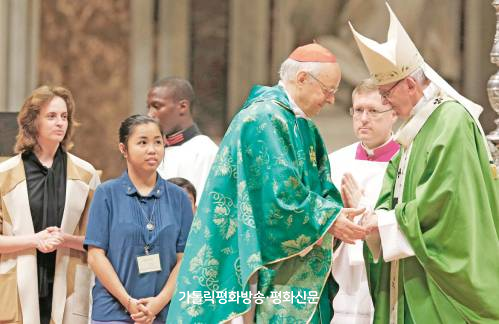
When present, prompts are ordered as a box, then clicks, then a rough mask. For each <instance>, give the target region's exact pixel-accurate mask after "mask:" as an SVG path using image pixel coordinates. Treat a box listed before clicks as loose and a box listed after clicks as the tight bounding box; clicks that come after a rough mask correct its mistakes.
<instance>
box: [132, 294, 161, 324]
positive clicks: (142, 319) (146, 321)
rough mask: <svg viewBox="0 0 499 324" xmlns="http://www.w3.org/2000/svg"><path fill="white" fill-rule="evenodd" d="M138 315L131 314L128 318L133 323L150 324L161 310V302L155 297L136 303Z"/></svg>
mask: <svg viewBox="0 0 499 324" xmlns="http://www.w3.org/2000/svg"><path fill="white" fill-rule="evenodd" d="M137 306H138V309H139V311H140V314H132V315H131V316H130V317H131V318H132V319H133V320H134V321H135V323H140V324H150V323H152V322H153V321H154V319H155V318H156V314H158V313H159V312H160V311H161V309H162V308H163V307H162V306H161V302H160V301H159V299H158V298H156V297H148V298H142V299H139V300H138V301H137Z"/></svg>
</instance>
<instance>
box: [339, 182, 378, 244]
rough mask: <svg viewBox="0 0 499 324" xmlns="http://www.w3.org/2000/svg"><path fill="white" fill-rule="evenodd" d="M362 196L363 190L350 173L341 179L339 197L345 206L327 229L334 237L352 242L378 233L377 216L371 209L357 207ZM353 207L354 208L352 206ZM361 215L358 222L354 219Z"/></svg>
mask: <svg viewBox="0 0 499 324" xmlns="http://www.w3.org/2000/svg"><path fill="white" fill-rule="evenodd" d="M363 196H364V193H363V190H362V189H360V187H359V185H358V184H357V182H356V181H355V179H354V178H353V176H352V175H351V174H350V173H346V174H345V175H344V176H343V178H342V179H341V198H342V200H343V204H344V205H345V207H349V208H343V209H342V210H341V212H340V215H338V218H337V219H336V221H335V222H334V223H333V225H332V226H331V228H330V229H329V233H331V234H332V235H333V236H334V237H336V238H338V239H340V240H342V241H343V242H345V243H349V244H354V243H355V240H364V239H366V237H367V236H368V235H371V234H373V235H379V233H378V217H377V215H376V214H375V213H374V212H373V211H367V212H366V209H365V208H358V206H359V205H361V203H360V202H361V201H362V198H363ZM352 207H355V208H352ZM360 215H362V218H361V219H360V222H358V224H357V223H356V222H355V219H358V217H357V216H360Z"/></svg>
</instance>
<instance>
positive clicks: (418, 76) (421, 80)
mask: <svg viewBox="0 0 499 324" xmlns="http://www.w3.org/2000/svg"><path fill="white" fill-rule="evenodd" d="M409 76H410V77H411V78H413V79H414V80H415V81H416V82H417V83H418V84H419V85H420V86H424V85H425V83H426V82H427V81H428V78H427V77H426V75H425V74H424V71H423V69H422V68H417V69H416V70H415V71H414V72H412V73H411V74H409Z"/></svg>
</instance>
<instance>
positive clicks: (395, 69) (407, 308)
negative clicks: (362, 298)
mask: <svg viewBox="0 0 499 324" xmlns="http://www.w3.org/2000/svg"><path fill="white" fill-rule="evenodd" d="M387 7H388V10H389V13H390V27H389V30H388V33H387V41H386V42H385V43H382V44H380V43H378V42H376V41H374V40H371V39H369V38H367V37H365V36H363V35H361V34H359V33H358V32H357V31H355V29H353V27H352V32H353V34H354V38H355V40H356V42H357V45H358V46H359V49H360V52H361V54H362V57H363V59H364V61H365V63H366V65H367V67H368V69H369V72H370V74H371V77H372V78H373V79H374V80H375V82H376V84H377V85H378V90H379V92H380V94H381V96H382V97H383V100H384V102H385V103H387V104H390V105H391V106H392V108H393V110H394V111H395V112H396V113H397V115H398V116H399V117H401V118H402V119H404V120H405V122H404V124H403V125H402V126H401V128H400V130H399V131H398V132H397V134H396V135H395V139H396V140H397V141H398V142H399V143H400V144H401V150H400V152H399V154H398V155H397V156H396V157H394V158H393V159H392V161H390V163H389V166H388V168H387V172H386V175H385V179H384V184H383V188H382V191H381V195H380V197H379V200H378V203H377V207H376V210H375V212H374V213H369V214H368V216H366V217H364V219H365V221H364V222H363V224H365V225H366V226H368V227H371V226H373V228H375V229H377V230H378V231H379V239H380V241H378V242H375V240H374V241H373V240H371V238H369V237H368V238H367V244H368V246H369V247H370V249H371V251H372V252H373V254H372V255H370V256H371V257H373V256H378V255H377V254H378V252H380V251H379V249H378V250H377V248H376V247H377V246H378V247H379V246H381V256H379V258H380V261H379V263H377V264H374V263H372V262H367V263H366V265H367V268H368V279H369V284H370V289H371V293H372V297H373V303H374V309H375V313H374V323H379V324H381V323H383V324H385V323H390V324H392V323H393V324H395V323H399V324H400V323H404V324H409V323H418V324H419V323H432V324H438V323H442V324H449V323H452V324H459V323H499V307H498V306H499V293H498V292H499V180H498V179H497V176H496V174H495V170H496V167H495V166H494V165H493V161H492V157H491V154H490V152H489V151H488V144H487V143H486V140H485V136H484V132H483V130H482V128H481V125H480V123H479V121H478V116H479V114H480V112H481V107H479V106H478V105H477V104H475V103H473V102H471V101H470V100H469V99H467V98H465V97H463V96H462V95H460V94H459V93H458V92H457V91H456V90H455V89H454V88H452V86H450V85H449V84H448V83H447V82H446V81H445V80H444V79H443V78H442V77H440V76H439V75H438V74H437V73H436V72H435V71H434V70H433V69H432V68H431V67H430V66H429V65H428V64H426V63H425V62H424V60H423V58H422V56H421V55H420V53H419V51H418V50H417V48H416V47H415V45H414V43H413V42H412V41H411V39H410V37H409V35H408V34H407V33H406V31H405V30H404V28H403V27H402V25H401V24H400V22H399V20H398V19H397V17H396V16H395V14H394V13H393V11H392V10H391V9H390V7H389V6H388V4H387ZM376 233H377V232H376V231H375V232H373V235H374V238H376V235H377V234H376ZM378 243H381V245H378ZM365 252H366V254H368V251H365ZM370 260H371V261H372V260H373V258H371V259H370Z"/></svg>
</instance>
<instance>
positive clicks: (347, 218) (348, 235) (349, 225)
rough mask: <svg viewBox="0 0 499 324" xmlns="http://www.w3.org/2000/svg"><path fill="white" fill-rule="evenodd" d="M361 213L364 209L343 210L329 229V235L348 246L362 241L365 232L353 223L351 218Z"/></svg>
mask: <svg viewBox="0 0 499 324" xmlns="http://www.w3.org/2000/svg"><path fill="white" fill-rule="evenodd" d="M363 212H365V208H361V209H354V208H343V209H342V210H341V212H340V214H339V215H338V217H337V219H336V220H335V221H334V223H333V226H331V228H330V229H329V233H331V234H332V235H333V236H334V237H336V238H337V239H340V240H342V241H343V242H345V243H348V244H355V240H363V239H364V238H365V236H366V235H367V231H366V230H365V229H364V228H363V227H361V226H359V225H356V224H355V223H354V222H353V218H354V217H355V216H358V215H360V214H362V213H363Z"/></svg>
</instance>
